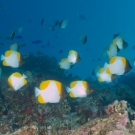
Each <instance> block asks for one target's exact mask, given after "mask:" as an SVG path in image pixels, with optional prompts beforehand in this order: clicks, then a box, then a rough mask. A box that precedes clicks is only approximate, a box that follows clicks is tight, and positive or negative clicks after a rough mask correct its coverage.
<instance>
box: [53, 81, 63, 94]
mask: <svg viewBox="0 0 135 135" xmlns="http://www.w3.org/2000/svg"><path fill="white" fill-rule="evenodd" d="M54 82H55V84H56V86H57V89H58V93H59V94H61V93H62V84H61V83H60V82H58V81H54Z"/></svg>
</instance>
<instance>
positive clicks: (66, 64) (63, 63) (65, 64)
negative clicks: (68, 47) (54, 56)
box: [59, 58, 72, 70]
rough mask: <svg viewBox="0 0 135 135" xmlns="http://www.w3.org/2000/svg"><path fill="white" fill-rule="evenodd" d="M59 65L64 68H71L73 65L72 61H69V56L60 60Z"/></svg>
mask: <svg viewBox="0 0 135 135" xmlns="http://www.w3.org/2000/svg"><path fill="white" fill-rule="evenodd" d="M59 66H60V68H62V69H66V70H67V69H70V68H71V67H72V64H71V62H69V60H68V59H67V58H63V59H62V60H61V61H60V62H59Z"/></svg>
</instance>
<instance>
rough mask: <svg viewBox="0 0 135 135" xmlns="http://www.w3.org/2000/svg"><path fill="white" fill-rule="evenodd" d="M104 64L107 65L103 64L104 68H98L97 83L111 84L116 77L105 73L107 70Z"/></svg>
mask: <svg viewBox="0 0 135 135" xmlns="http://www.w3.org/2000/svg"><path fill="white" fill-rule="evenodd" d="M106 64H107V63H105V65H104V67H103V68H100V70H99V72H98V75H97V77H98V81H99V82H112V81H113V80H114V79H115V78H116V75H114V74H108V73H107V72H106V68H107V67H106Z"/></svg>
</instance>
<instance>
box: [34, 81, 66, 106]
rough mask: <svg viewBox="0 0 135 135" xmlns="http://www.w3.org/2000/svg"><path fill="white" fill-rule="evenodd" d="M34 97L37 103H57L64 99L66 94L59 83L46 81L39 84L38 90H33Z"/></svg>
mask: <svg viewBox="0 0 135 135" xmlns="http://www.w3.org/2000/svg"><path fill="white" fill-rule="evenodd" d="M35 96H36V97H37V99H38V102H39V103H44V104H46V103H58V102H60V101H61V100H62V99H63V98H65V97H66V93H65V89H64V87H63V85H62V83H61V82H58V81H55V80H46V81H43V82H41V83H40V86H39V89H38V88H37V87H36V88H35Z"/></svg>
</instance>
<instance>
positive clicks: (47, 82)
mask: <svg viewBox="0 0 135 135" xmlns="http://www.w3.org/2000/svg"><path fill="white" fill-rule="evenodd" d="M50 82H51V80H47V81H43V82H41V84H40V87H39V88H40V90H45V89H46V88H47V87H48V85H49V84H50Z"/></svg>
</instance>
